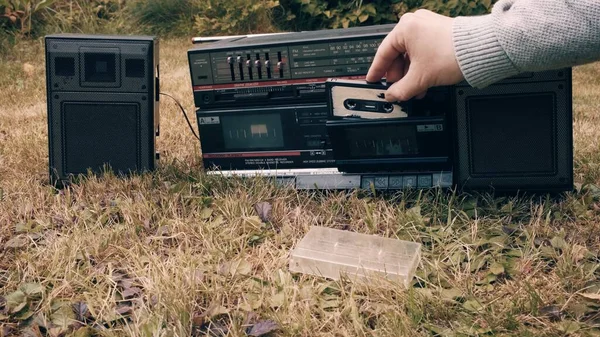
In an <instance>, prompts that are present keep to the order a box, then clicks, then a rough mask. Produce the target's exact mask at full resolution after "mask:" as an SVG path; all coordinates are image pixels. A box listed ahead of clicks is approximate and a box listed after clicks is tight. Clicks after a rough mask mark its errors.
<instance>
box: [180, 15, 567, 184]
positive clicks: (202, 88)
mask: <svg viewBox="0 0 600 337" xmlns="http://www.w3.org/2000/svg"><path fill="white" fill-rule="evenodd" d="M393 27H394V25H380V26H369V27H357V28H348V29H331V30H323V31H310V32H298V33H288V34H277V35H272V36H270V35H266V36H265V35H263V36H257V37H244V36H238V37H232V38H225V39H222V40H219V41H217V42H213V43H208V44H202V45H198V46H194V48H192V49H190V50H189V51H188V61H189V67H190V74H191V81H192V88H193V95H194V102H195V106H196V108H197V110H196V117H197V123H198V130H199V135H200V147H201V152H202V158H203V165H204V168H205V169H206V170H207V171H208V172H209V174H219V175H225V176H242V177H246V176H263V177H272V178H274V179H276V180H277V181H278V182H280V183H283V184H290V185H292V186H294V187H295V188H298V189H355V188H368V189H373V188H374V189H378V190H399V189H404V188H431V187H455V186H456V187H459V188H462V189H490V188H491V189H494V190H511V191H512V190H534V191H566V190H570V189H572V186H573V149H572V147H573V145H572V143H573V142H572V102H571V95H572V94H571V69H570V68H566V69H556V70H550V71H545V72H537V73H522V74H519V75H517V76H514V77H511V78H507V79H505V80H502V81H500V82H498V83H496V84H493V85H491V86H489V87H487V88H484V89H476V88H473V87H471V86H469V85H468V83H466V82H462V83H459V84H457V85H453V86H440V87H435V88H430V89H429V90H428V92H427V94H426V95H425V97H424V98H422V99H412V100H410V101H407V102H387V101H386V100H385V99H384V93H385V90H386V89H387V87H388V84H387V83H385V82H381V83H366V81H365V80H364V78H365V75H366V73H367V71H368V69H369V67H370V64H371V62H372V61H373V57H374V56H375V53H376V51H377V48H378V46H379V45H380V43H381V41H382V40H383V38H384V37H385V36H386V34H387V33H389V32H390V31H391V29H393Z"/></svg>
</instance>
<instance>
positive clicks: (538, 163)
mask: <svg viewBox="0 0 600 337" xmlns="http://www.w3.org/2000/svg"><path fill="white" fill-rule="evenodd" d="M555 102H556V100H555V98H554V95H553V94H552V93H548V94H537V95H527V96H524V95H515V96H513V95H507V96H500V97H489V96H487V97H486V96H483V97H472V98H469V99H467V116H468V117H467V118H468V120H469V123H470V126H469V132H470V139H471V142H470V145H471V146H470V156H469V157H470V160H471V174H473V175H491V174H493V175H510V174H550V175H552V174H554V173H555V165H554V160H555V155H554V154H555V151H556V149H555V148H556V146H555V144H554V142H555V137H554V135H555V134H556V131H555V130H556V120H555V118H554V114H555V110H556V109H555Z"/></svg>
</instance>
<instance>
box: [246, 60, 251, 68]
mask: <svg viewBox="0 0 600 337" xmlns="http://www.w3.org/2000/svg"><path fill="white" fill-rule="evenodd" d="M250 66H251V65H250V60H248V61H246V67H248V68H250Z"/></svg>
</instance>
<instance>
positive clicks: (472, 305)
mask: <svg viewBox="0 0 600 337" xmlns="http://www.w3.org/2000/svg"><path fill="white" fill-rule="evenodd" d="M463 308H465V309H467V310H469V311H472V312H478V311H480V310H481V309H483V306H482V305H481V304H480V303H479V301H476V300H468V301H466V302H465V303H463Z"/></svg>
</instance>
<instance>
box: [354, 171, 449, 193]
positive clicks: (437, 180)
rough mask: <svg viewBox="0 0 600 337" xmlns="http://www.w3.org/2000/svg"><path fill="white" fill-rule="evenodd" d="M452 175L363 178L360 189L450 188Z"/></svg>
mask: <svg viewBox="0 0 600 337" xmlns="http://www.w3.org/2000/svg"><path fill="white" fill-rule="evenodd" d="M451 186H452V173H449V172H444V173H435V174H419V175H390V176H364V177H362V182H361V188H363V189H371V188H375V189H405V188H430V187H451Z"/></svg>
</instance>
